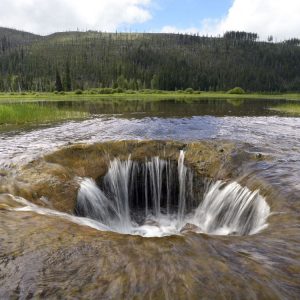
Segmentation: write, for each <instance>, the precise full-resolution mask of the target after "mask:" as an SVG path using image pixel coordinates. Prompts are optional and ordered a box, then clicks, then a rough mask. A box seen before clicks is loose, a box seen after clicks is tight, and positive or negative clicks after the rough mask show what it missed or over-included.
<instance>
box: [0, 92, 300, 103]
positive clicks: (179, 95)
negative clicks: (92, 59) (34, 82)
mask: <svg viewBox="0 0 300 300" xmlns="http://www.w3.org/2000/svg"><path fill="white" fill-rule="evenodd" d="M89 99H91V100H108V99H120V100H121V99H124V100H149V101H150V100H151V101H155V100H166V99H193V100H201V99H220V100H228V99H257V100H259V99H270V100H272V99H274V100H278V99H285V100H300V93H284V94H260V93H251V94H249V93H248V94H242V95H236V94H228V93H226V92H201V93H199V92H198V93H197V92H194V93H185V92H166V91H155V92H149V93H146V92H134V93H133V94H128V93H114V94H97V93H95V92H94V93H93V92H89V91H84V92H83V93H82V94H75V92H65V93H64V94H55V93H13V94H9V93H0V102H1V101H2V102H7V101H9V102H15V101H16V100H22V101H36V100H38V101H40V100H48V101H51V100H55V101H60V100H61V101H67V100H72V101H74V100H89Z"/></svg>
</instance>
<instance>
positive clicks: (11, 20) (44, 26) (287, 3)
mask: <svg viewBox="0 0 300 300" xmlns="http://www.w3.org/2000/svg"><path fill="white" fill-rule="evenodd" d="M0 26H4V27H10V28H16V29H22V30H26V31H30V32H34V33H39V34H49V33H53V32H56V31H65V30H77V29H79V30H87V29H93V30H101V31H116V30H118V31H145V32H148V31H149V32H176V33H177V32H187V33H196V32H199V33H201V34H209V35H218V34H223V33H224V32H226V31H228V30H244V31H251V32H257V33H258V34H259V35H260V36H261V38H266V37H267V36H269V35H273V36H274V37H275V38H277V39H278V40H282V39H288V38H291V37H298V38H300V0H184V1H183V0H0Z"/></svg>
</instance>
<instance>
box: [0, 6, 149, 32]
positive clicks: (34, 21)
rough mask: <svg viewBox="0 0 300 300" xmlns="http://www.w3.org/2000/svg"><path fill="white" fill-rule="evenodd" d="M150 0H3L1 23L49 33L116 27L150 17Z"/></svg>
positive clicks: (107, 29)
mask: <svg viewBox="0 0 300 300" xmlns="http://www.w3.org/2000/svg"><path fill="white" fill-rule="evenodd" d="M150 4H151V0H0V26H4V27H11V28H17V29H23V30H26V31H31V32H34V33H40V34H48V33H52V32H56V31H64V30H76V29H77V28H79V29H81V30H85V29H95V30H102V31H115V30H117V29H118V28H119V27H120V26H126V25H130V24H135V23H143V22H146V21H148V20H149V19H151V14H150V12H149V6H150Z"/></svg>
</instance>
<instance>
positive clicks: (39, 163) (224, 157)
mask: <svg viewBox="0 0 300 300" xmlns="http://www.w3.org/2000/svg"><path fill="white" fill-rule="evenodd" d="M180 150H184V151H185V164H186V165H187V166H188V167H190V168H192V170H193V173H194V175H195V176H196V177H198V178H208V179H214V180H225V181H226V180H230V179H235V178H237V177H238V176H241V175H243V171H244V169H245V168H246V165H248V164H250V163H253V162H255V161H257V160H258V158H257V156H256V155H255V154H251V153H249V152H247V151H245V150H244V148H243V146H241V145H236V144H234V143H232V142H227V141H218V142H215V141H202V142H193V143H181V142H173V141H118V142H106V143H97V144H74V145H70V146H67V147H63V148H61V149H60V150H58V151H56V152H54V153H51V154H49V155H46V156H44V157H42V158H39V159H37V160H35V161H32V162H30V163H29V164H27V165H25V166H23V167H21V168H20V169H19V170H18V171H17V174H15V171H14V172H12V173H14V174H10V173H8V174H6V176H2V177H0V194H1V193H3V194H4V193H9V194H12V195H15V196H20V197H23V198H25V199H27V200H29V201H31V202H33V203H35V204H37V205H40V206H43V207H48V208H52V209H56V210H58V211H62V212H67V213H73V212H74V208H75V206H76V198H77V192H78V189H79V186H80V179H81V178H84V177H88V178H93V179H95V180H97V179H99V178H101V177H103V176H104V175H105V174H106V173H107V170H108V166H109V163H110V161H111V160H112V159H114V158H115V157H118V158H119V159H121V160H127V159H128V157H129V155H131V159H132V160H134V161H140V162H142V161H145V158H151V157H155V156H159V157H160V158H161V159H169V160H173V161H177V160H178V156H179V153H180ZM262 159H269V158H267V157H266V158H263V157H260V158H259V160H260V161H261V160H262ZM247 185H248V187H249V188H250V189H256V188H257V187H258V186H259V187H260V188H261V186H262V184H261V182H260V181H259V182H258V181H253V180H252V181H251V183H250V184H248V183H247ZM249 185H251V186H249ZM266 189H267V187H266Z"/></svg>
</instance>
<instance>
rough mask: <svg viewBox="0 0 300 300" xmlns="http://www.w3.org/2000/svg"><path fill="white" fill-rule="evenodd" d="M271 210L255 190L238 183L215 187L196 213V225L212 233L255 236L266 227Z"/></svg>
mask: <svg viewBox="0 0 300 300" xmlns="http://www.w3.org/2000/svg"><path fill="white" fill-rule="evenodd" d="M269 214H270V207H269V205H268V204H267V202H266V201H265V199H264V198H263V197H262V196H261V195H260V194H259V191H258V190H256V191H254V192H251V191H250V190H249V189H248V188H247V187H242V186H241V185H239V184H238V183H237V182H232V183H229V184H226V183H225V182H222V181H217V182H215V183H214V184H212V185H211V186H210V187H209V188H208V191H207V193H206V194H205V196H204V200H203V201H202V203H200V205H199V206H198V208H197V209H196V211H195V215H194V217H193V222H192V223H193V224H195V225H197V226H199V228H201V230H202V231H203V232H206V233H212V234H221V235H227V234H238V235H247V234H255V233H257V232H258V231H260V230H262V229H263V228H264V227H265V226H266V220H267V217H268V216H269Z"/></svg>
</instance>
